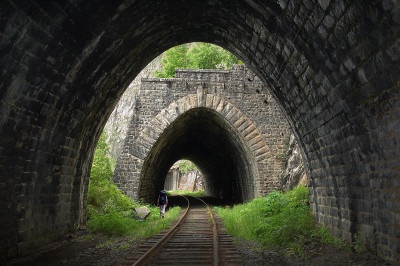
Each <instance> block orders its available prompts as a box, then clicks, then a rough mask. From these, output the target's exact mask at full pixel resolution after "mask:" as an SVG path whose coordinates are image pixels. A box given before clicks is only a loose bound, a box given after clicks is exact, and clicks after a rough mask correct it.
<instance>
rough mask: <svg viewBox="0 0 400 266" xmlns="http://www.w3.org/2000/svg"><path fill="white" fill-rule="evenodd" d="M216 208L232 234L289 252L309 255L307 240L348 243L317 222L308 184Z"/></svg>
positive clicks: (299, 255) (341, 244)
mask: <svg viewBox="0 0 400 266" xmlns="http://www.w3.org/2000/svg"><path fill="white" fill-rule="evenodd" d="M215 209H216V211H217V213H218V214H219V215H220V216H221V217H222V219H223V220H224V224H225V226H226V228H227V230H228V232H229V233H230V234H232V235H234V236H236V237H239V238H243V239H246V240H253V241H256V242H258V243H261V244H262V245H263V246H265V247H269V248H272V249H277V250H278V249H279V250H286V255H289V256H291V255H292V256H298V257H304V256H306V254H307V253H306V251H305V250H304V248H303V247H304V246H305V245H303V242H305V241H311V240H312V241H317V242H321V243H325V244H329V245H335V246H336V247H346V243H345V242H343V241H341V240H338V239H336V238H334V237H333V236H332V235H331V234H330V232H329V231H328V230H327V229H326V228H324V227H321V226H319V225H317V224H316V223H315V222H314V220H313V217H312V214H311V210H310V208H309V206H308V189H307V188H306V187H304V186H299V187H297V188H295V189H293V190H291V191H288V192H286V193H282V192H272V193H270V194H268V195H267V196H265V197H262V198H256V199H254V200H253V201H251V202H249V203H246V204H240V205H236V206H234V207H233V208H222V207H216V208H215Z"/></svg>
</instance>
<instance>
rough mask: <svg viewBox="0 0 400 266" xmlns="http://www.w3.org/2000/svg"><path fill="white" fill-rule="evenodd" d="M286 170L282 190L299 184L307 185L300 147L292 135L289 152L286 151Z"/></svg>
mask: <svg viewBox="0 0 400 266" xmlns="http://www.w3.org/2000/svg"><path fill="white" fill-rule="evenodd" d="M286 155H287V157H286V158H287V161H286V169H285V171H284V173H283V174H282V189H283V190H289V189H292V188H294V187H295V186H297V185H298V184H300V183H301V184H306V182H307V174H306V170H305V166H304V161H303V157H302V156H301V151H300V147H299V145H298V144H297V141H296V140H295V137H294V135H293V134H292V135H290V140H289V145H288V150H287V151H286Z"/></svg>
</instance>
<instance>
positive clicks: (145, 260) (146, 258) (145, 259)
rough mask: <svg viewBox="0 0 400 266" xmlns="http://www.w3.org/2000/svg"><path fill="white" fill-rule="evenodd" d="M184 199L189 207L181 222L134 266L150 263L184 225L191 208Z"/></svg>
mask: <svg viewBox="0 0 400 266" xmlns="http://www.w3.org/2000/svg"><path fill="white" fill-rule="evenodd" d="M182 197H184V196H182ZM184 198H185V199H186V201H187V204H188V205H187V208H186V210H185V212H184V213H183V215H182V217H181V218H180V220H179V221H178V222H177V223H176V224H175V226H174V227H172V228H171V229H170V230H169V231H168V232H167V233H166V234H165V235H164V236H163V237H162V238H161V239H160V240H159V241H158V242H157V243H156V244H154V245H153V246H152V247H151V248H150V249H149V250H148V251H147V252H146V253H144V254H143V255H142V256H141V257H140V258H139V259H138V260H137V261H136V262H135V263H134V264H132V265H133V266H137V265H144V264H146V263H148V262H149V261H150V259H151V258H152V257H154V256H155V255H156V254H157V253H158V252H159V251H160V249H161V248H162V246H163V245H164V244H165V243H166V242H167V241H168V240H169V239H170V238H171V237H172V236H173V235H174V233H175V232H176V231H177V230H178V228H179V227H180V226H181V225H182V224H183V222H184V220H185V218H186V216H187V214H188V211H189V208H190V203H189V200H188V199H187V198H186V197H184Z"/></svg>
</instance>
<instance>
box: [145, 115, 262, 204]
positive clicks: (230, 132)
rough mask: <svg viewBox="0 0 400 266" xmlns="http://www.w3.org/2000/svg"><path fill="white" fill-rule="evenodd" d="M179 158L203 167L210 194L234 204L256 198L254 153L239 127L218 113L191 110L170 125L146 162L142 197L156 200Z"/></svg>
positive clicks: (206, 185)
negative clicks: (170, 170)
mask: <svg viewBox="0 0 400 266" xmlns="http://www.w3.org/2000/svg"><path fill="white" fill-rule="evenodd" d="M179 159H188V160H190V161H192V162H193V163H195V164H196V165H197V166H198V167H199V169H200V170H201V172H202V173H203V175H204V179H205V180H204V183H205V191H206V193H207V195H210V196H214V197H218V198H221V199H223V200H225V201H229V202H232V203H240V202H243V201H246V200H249V199H252V198H253V197H254V185H253V183H254V182H253V178H254V169H253V165H254V163H253V159H252V157H251V155H250V152H249V151H248V149H247V148H246V146H245V144H244V142H243V141H242V140H241V139H240V137H239V135H238V134H237V133H236V130H235V128H234V127H233V126H232V125H231V124H230V123H229V122H228V121H226V120H225V119H224V118H223V117H222V116H221V115H220V114H218V113H217V112H215V111H213V110H211V109H207V108H195V109H191V110H190V111H188V112H186V113H185V114H183V115H181V116H180V117H178V118H177V119H176V120H175V121H174V122H172V123H171V124H170V125H169V126H168V127H167V128H166V130H165V131H164V132H163V133H162V134H161V136H160V138H159V139H158V140H157V141H156V143H155V144H154V146H153V147H152V149H151V151H150V153H149V155H148V157H147V158H146V160H145V162H144V164H143V168H142V172H141V175H140V187H139V198H141V199H144V200H146V201H149V202H152V201H154V199H155V197H156V195H157V191H158V190H160V189H162V188H163V185H164V181H165V177H166V174H167V172H168V170H169V169H170V167H171V165H172V164H173V163H175V162H176V161H177V160H179Z"/></svg>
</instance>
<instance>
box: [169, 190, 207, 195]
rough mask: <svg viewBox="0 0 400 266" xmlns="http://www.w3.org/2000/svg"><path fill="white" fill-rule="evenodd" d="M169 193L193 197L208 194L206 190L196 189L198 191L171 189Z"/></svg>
mask: <svg viewBox="0 0 400 266" xmlns="http://www.w3.org/2000/svg"><path fill="white" fill-rule="evenodd" d="M167 194H168V195H170V196H173V195H182V196H192V197H203V196H205V195H206V193H205V192H204V190H196V191H189V190H169V191H167Z"/></svg>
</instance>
